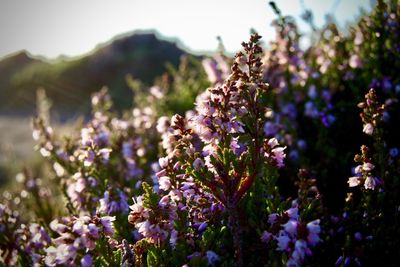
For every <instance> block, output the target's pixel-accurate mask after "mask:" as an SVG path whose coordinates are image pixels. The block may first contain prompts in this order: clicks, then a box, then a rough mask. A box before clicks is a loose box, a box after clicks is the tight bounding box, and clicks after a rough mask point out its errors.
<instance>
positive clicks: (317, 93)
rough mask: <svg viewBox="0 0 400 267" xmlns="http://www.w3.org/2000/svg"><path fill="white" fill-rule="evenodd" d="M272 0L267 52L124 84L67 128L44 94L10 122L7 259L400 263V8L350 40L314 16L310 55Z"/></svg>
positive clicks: (3, 255) (201, 60) (0, 249)
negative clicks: (30, 112) (33, 112)
mask: <svg viewBox="0 0 400 267" xmlns="http://www.w3.org/2000/svg"><path fill="white" fill-rule="evenodd" d="M270 6H271V8H272V9H273V10H274V12H275V15H276V20H275V21H274V23H273V26H274V27H275V29H276V37H275V39H274V40H273V41H271V43H269V44H268V45H263V43H262V37H261V36H260V35H259V34H258V33H256V32H252V33H251V34H250V35H249V38H248V40H244V42H243V43H242V44H241V48H240V49H239V46H238V52H237V53H236V54H235V56H234V57H230V56H229V55H227V54H226V53H225V51H224V49H223V45H222V44H221V45H220V50H219V51H217V52H216V53H215V54H214V55H212V56H202V57H200V56H190V55H185V56H182V57H181V58H180V63H179V65H173V64H169V65H168V66H167V67H165V71H166V72H165V73H164V74H161V75H160V76H157V77H155V78H154V81H153V82H152V83H151V84H147V83H146V82H143V81H141V80H140V79H139V78H138V77H133V76H129V75H127V76H126V77H125V78H126V79H125V82H126V85H125V86H126V87H128V88H129V90H130V93H131V94H128V96H129V97H128V96H127V95H124V94H120V92H121V91H119V89H117V91H113V90H114V89H113V88H111V87H110V88H107V87H103V88H102V89H100V88H99V90H98V91H97V92H95V93H93V94H91V98H88V99H87V100H85V101H86V103H87V106H89V103H90V106H91V107H90V112H89V111H87V112H86V113H84V115H82V118H80V119H76V118H75V119H73V120H70V121H68V122H66V123H58V122H57V120H54V118H53V120H50V119H49V116H50V115H53V113H52V110H51V107H50V105H49V103H50V102H51V100H49V99H48V98H47V97H46V95H45V94H44V91H39V92H38V94H37V95H38V100H37V103H38V107H37V109H38V111H39V112H38V113H39V114H40V115H39V116H37V117H34V118H32V121H31V122H30V119H27V118H26V119H19V118H10V117H0V134H1V136H0V137H1V139H0V140H1V143H0V154H1V157H0V175H1V179H2V183H3V185H2V188H1V189H2V194H1V196H0V197H1V200H2V201H1V204H0V233H1V234H0V264H3V265H5V266H12V265H16V266H182V267H189V266H190V267H200V266H226V267H227V266H237V267H241V266H274V267H275V266H277V267H280V266H288V267H294V266H310V267H314V266H397V265H398V247H399V246H400V198H399V195H400V139H399V138H398V137H399V136H400V124H399V121H400V77H399V75H398V73H399V71H400V56H399V55H400V5H399V4H398V2H397V1H383V0H379V1H377V4H376V6H375V7H374V9H373V10H372V11H371V12H370V13H368V14H367V13H366V14H363V15H362V16H361V17H360V18H359V19H358V20H357V21H356V22H354V23H353V24H351V25H348V26H347V29H346V31H342V30H340V29H339V28H338V27H337V26H336V24H335V23H334V21H328V23H327V24H326V25H324V26H323V27H320V28H316V26H315V25H313V24H312V19H310V16H312V15H311V14H308V17H305V20H306V21H307V22H308V23H309V24H310V26H311V27H314V31H313V33H312V34H313V36H311V38H310V40H311V45H310V46H309V47H306V48H304V47H302V46H301V45H300V43H301V42H302V38H308V37H307V36H304V35H301V34H300V32H299V29H298V27H297V24H296V22H295V21H294V20H293V18H291V17H288V16H284V15H283V11H281V10H279V8H278V7H277V6H276V5H275V4H274V3H272V2H271V3H270ZM307 18H308V19H307ZM82 79H84V78H82ZM115 85H117V84H115ZM116 92H117V93H116ZM86 93H87V92H86ZM121 98H126V99H124V101H123V103H124V105H126V104H127V102H130V101H131V100H132V103H131V106H130V107H126V106H123V107H121V106H119V105H118V103H120V102H119V101H120V100H121ZM132 98H133V99H132ZM82 101H83V100H82ZM89 114H90V115H89ZM30 123H31V124H32V126H29V125H30ZM30 127H32V128H30ZM34 146H35V147H36V152H34V151H33V147H34ZM17 173H18V175H17V176H16V178H15V179H14V176H15V175H16V174H17Z"/></svg>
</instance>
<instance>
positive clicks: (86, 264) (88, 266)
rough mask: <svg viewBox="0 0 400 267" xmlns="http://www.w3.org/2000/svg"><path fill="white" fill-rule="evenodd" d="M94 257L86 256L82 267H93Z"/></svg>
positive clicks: (82, 260)
mask: <svg viewBox="0 0 400 267" xmlns="http://www.w3.org/2000/svg"><path fill="white" fill-rule="evenodd" d="M92 265H93V263H92V257H91V256H90V255H89V254H86V255H85V256H83V258H82V259H81V267H92Z"/></svg>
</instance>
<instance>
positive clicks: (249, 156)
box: [130, 34, 285, 266]
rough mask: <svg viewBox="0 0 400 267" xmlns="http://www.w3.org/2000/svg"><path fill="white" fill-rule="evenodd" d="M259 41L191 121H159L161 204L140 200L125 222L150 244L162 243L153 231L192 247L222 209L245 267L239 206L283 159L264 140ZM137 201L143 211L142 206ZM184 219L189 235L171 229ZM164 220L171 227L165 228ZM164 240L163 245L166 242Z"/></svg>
mask: <svg viewBox="0 0 400 267" xmlns="http://www.w3.org/2000/svg"><path fill="white" fill-rule="evenodd" d="M260 38H261V37H260V36H259V35H257V34H254V35H252V36H251V38H250V42H248V43H243V44H242V45H243V48H244V51H243V52H239V53H238V54H237V55H236V56H235V60H234V63H233V66H232V73H231V74H230V75H229V77H228V78H227V79H226V80H225V82H224V83H223V84H221V85H217V86H216V87H214V88H209V89H208V90H207V91H206V92H205V93H204V94H202V95H201V96H199V97H198V99H197V102H196V113H195V114H194V115H189V117H188V118H186V119H185V118H183V117H181V116H179V115H175V116H174V117H173V118H172V119H171V121H170V122H169V123H168V121H167V120H165V119H164V120H162V121H159V130H163V129H167V128H166V126H167V125H168V124H170V127H169V128H168V130H167V131H165V133H164V138H163V139H164V141H163V146H164V148H166V149H167V155H166V157H164V158H161V159H160V160H159V162H160V167H161V170H160V171H159V172H158V173H157V178H158V192H159V197H158V198H155V199H156V201H154V203H153V206H151V205H148V206H147V207H146V205H145V203H146V201H148V202H149V203H150V202H151V201H149V200H146V198H149V196H148V197H146V196H145V197H144V199H143V200H141V199H139V201H138V202H137V204H135V205H134V206H132V207H131V209H132V212H131V216H130V222H131V223H133V224H135V226H136V227H137V228H138V229H139V232H142V234H143V233H144V236H145V237H146V238H148V239H150V240H151V241H152V242H153V243H155V242H154V241H155V240H159V239H160V238H158V239H155V238H152V237H151V229H164V230H166V231H167V232H168V231H169V232H170V234H169V237H170V238H169V239H170V243H171V245H172V246H175V244H176V241H175V240H176V239H185V240H186V241H187V242H188V243H189V244H192V245H193V244H194V243H195V242H194V241H195V240H196V238H195V237H196V236H198V234H199V232H200V233H201V232H202V231H204V229H205V228H206V227H207V225H209V224H211V223H212V222H213V217H214V218H215V217H218V216H216V214H218V213H220V212H221V211H222V210H223V211H224V216H227V224H228V227H229V228H230V230H231V233H232V237H233V241H234V249H235V259H236V262H237V265H238V266H242V265H243V258H242V245H241V238H242V237H241V226H240V223H239V217H238V212H239V202H240V200H241V199H242V198H243V197H244V196H245V195H246V193H248V192H249V191H250V190H251V187H252V185H253V183H254V180H255V179H260V176H262V175H263V174H264V173H263V171H262V169H263V168H264V167H263V166H264V165H265V164H266V165H269V166H276V167H282V166H283V165H284V164H283V159H284V158H285V153H284V149H285V148H284V147H280V146H279V144H278V141H277V140H276V139H275V138H265V136H264V132H263V126H264V123H265V117H264V113H265V107H264V106H263V104H262V96H263V95H264V94H265V93H266V91H267V88H268V85H267V84H265V83H264V82H263V80H262V69H261V66H262V63H261V53H262V50H261V47H260V46H259V45H258V42H259V40H260ZM148 195H151V194H150V193H149V194H148ZM142 202H143V203H144V205H142V204H139V203H142ZM143 207H144V208H143ZM171 207H173V208H172V210H171ZM146 208H147V209H149V208H150V210H147V209H146ZM166 208H167V209H169V211H168V214H169V216H167V217H168V218H166V217H165V216H164V217H163V219H159V220H155V221H156V224H148V223H146V221H149V222H150V221H152V220H151V219H150V217H151V216H152V214H157V213H161V214H162V212H160V210H163V209H166ZM138 214H140V215H138ZM182 214H184V215H185V216H184V217H186V218H187V221H188V223H189V227H190V228H192V229H193V228H194V230H191V231H184V230H183V229H176V228H173V229H172V227H171V226H169V225H172V222H173V221H174V220H175V223H176V221H177V220H178V221H179V219H180V218H182V216H181V215H182ZM213 215H214V216H213ZM163 220H166V221H169V222H168V223H167V224H165V223H162V222H163ZM153 221H154V220H153ZM214 221H215V219H214ZM182 223H185V222H184V221H183V222H182ZM214 223H215V222H214ZM144 225H146V227H145V228H144V227H143V226H144ZM165 226H167V227H165ZM178 230H180V231H178ZM182 231H183V232H182ZM193 234H194V235H193ZM163 236H164V237H163V238H161V241H163V240H164V239H165V238H166V236H167V235H166V234H164V235H163Z"/></svg>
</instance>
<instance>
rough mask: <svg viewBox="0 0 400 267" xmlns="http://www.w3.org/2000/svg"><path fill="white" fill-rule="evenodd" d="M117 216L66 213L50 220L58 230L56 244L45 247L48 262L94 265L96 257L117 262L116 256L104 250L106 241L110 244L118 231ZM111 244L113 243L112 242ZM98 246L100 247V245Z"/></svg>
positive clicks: (51, 224) (52, 225) (54, 263)
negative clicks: (116, 230) (115, 226)
mask: <svg viewBox="0 0 400 267" xmlns="http://www.w3.org/2000/svg"><path fill="white" fill-rule="evenodd" d="M114 220H115V217H110V216H105V217H98V216H93V217H89V216H81V217H63V218H61V219H55V220H53V221H52V222H51V223H50V228H51V229H52V230H53V231H54V232H55V233H56V234H57V237H55V238H52V245H51V246H49V247H47V248H46V249H45V251H46V257H45V263H46V265H48V266H57V265H66V266H79V265H81V266H92V265H93V263H94V259H96V261H100V260H101V259H104V261H105V262H106V263H108V264H113V258H112V256H111V257H110V255H108V253H106V254H103V253H102V252H105V251H102V250H103V249H104V248H103V247H101V244H102V243H105V244H107V243H108V242H111V241H112V240H111V239H109V238H110V237H112V236H113V235H114V226H113V221H114ZM110 245H111V244H110ZM96 248H97V249H96Z"/></svg>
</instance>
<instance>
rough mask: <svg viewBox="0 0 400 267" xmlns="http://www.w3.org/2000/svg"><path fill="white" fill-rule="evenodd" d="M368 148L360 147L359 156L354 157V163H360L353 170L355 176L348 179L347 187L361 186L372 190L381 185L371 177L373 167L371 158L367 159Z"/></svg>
mask: <svg viewBox="0 0 400 267" xmlns="http://www.w3.org/2000/svg"><path fill="white" fill-rule="evenodd" d="M368 150H369V149H368V147H367V146H365V145H363V146H362V147H361V154H357V155H356V156H355V157H354V161H355V162H358V163H360V165H357V166H356V167H355V168H354V173H355V174H356V176H353V177H350V178H349V181H348V183H349V186H350V187H355V186H359V185H363V186H364V187H365V189H367V190H374V189H375V187H376V186H377V185H379V184H382V181H380V180H379V179H378V178H377V177H374V176H373V175H372V173H373V170H374V168H375V165H374V164H373V163H372V160H371V158H369V157H368Z"/></svg>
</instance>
